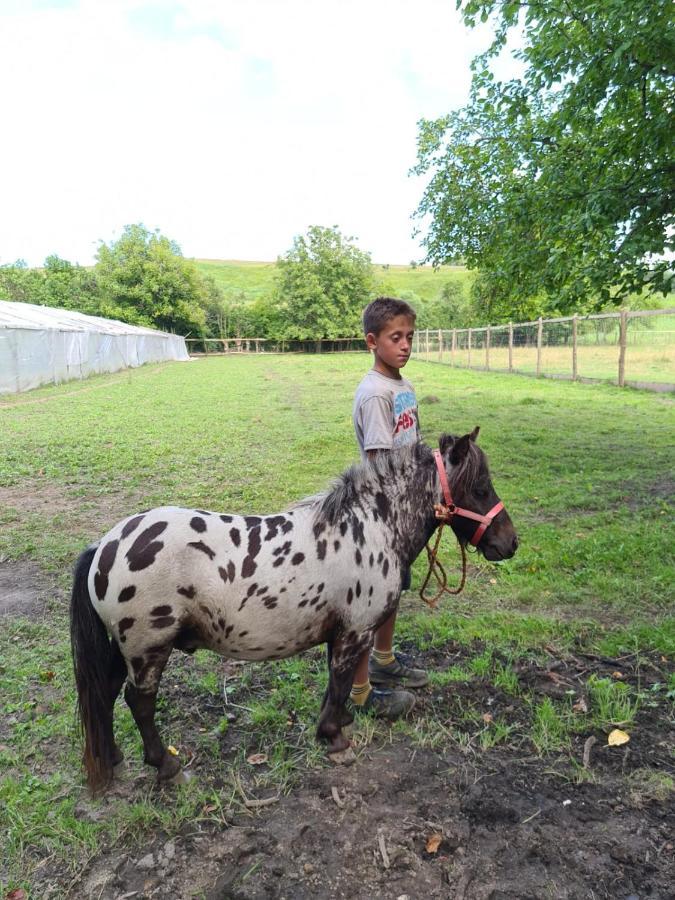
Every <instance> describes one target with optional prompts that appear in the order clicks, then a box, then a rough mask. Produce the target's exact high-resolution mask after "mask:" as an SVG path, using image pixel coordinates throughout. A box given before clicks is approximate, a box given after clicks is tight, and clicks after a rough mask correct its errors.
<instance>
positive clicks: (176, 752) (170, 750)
mask: <svg viewBox="0 0 675 900" xmlns="http://www.w3.org/2000/svg"><path fill="white" fill-rule="evenodd" d="M166 749H167V750H168V751H169V753H170V754H171V755H172V756H178V750H176V748H175V747H174V746H173V744H169V746H168V747H167V748H166Z"/></svg>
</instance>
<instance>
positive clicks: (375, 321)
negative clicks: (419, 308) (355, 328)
mask: <svg viewBox="0 0 675 900" xmlns="http://www.w3.org/2000/svg"><path fill="white" fill-rule="evenodd" d="M396 316H408V318H409V319H412V320H413V322H414V321H415V319H416V318H417V313H416V312H415V310H414V309H413V308H412V306H411V305H410V304H409V303H406V302H405V300H399V299H398V297H376V298H375V300H373V301H372V302H371V303H369V304H368V306H366V308H365V309H364V310H363V333H364V334H366V335H367V334H374V335H375V337H377V335H378V334H379V333H380V332H381V331H382V329H383V328H384V326H385V325H386V324H387V322H389V321H390V320H391V319H394V318H395V317H396Z"/></svg>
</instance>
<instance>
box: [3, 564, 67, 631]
mask: <svg viewBox="0 0 675 900" xmlns="http://www.w3.org/2000/svg"><path fill="white" fill-rule="evenodd" d="M55 597H60V598H61V599H62V597H61V595H60V593H59V591H58V589H57V588H55V587H54V584H53V582H51V581H50V580H49V579H48V578H46V577H45V575H43V574H42V572H41V571H40V569H39V568H38V566H36V565H35V563H32V562H3V563H0V619H2V618H3V617H4V616H23V617H24V618H26V619H37V618H38V617H39V616H40V614H41V613H42V612H43V611H44V610H45V608H46V607H47V605H48V604H49V602H50V601H51V600H52V599H54V598H55Z"/></svg>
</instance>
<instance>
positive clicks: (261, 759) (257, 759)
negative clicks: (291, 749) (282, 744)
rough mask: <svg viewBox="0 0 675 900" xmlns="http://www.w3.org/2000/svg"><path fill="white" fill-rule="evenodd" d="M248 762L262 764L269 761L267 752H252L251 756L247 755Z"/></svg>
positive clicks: (255, 764)
mask: <svg viewBox="0 0 675 900" xmlns="http://www.w3.org/2000/svg"><path fill="white" fill-rule="evenodd" d="M246 762H247V763H250V764H251V765H252V766H262V764H263V763H266V762H267V754H266V753H252V754H251V755H250V756H247V757H246Z"/></svg>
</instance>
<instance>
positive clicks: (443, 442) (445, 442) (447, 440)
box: [438, 434, 455, 456]
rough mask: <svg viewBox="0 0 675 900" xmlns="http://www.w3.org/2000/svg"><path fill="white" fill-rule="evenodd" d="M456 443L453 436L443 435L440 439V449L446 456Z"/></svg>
mask: <svg viewBox="0 0 675 900" xmlns="http://www.w3.org/2000/svg"><path fill="white" fill-rule="evenodd" d="M454 443H455V439H454V437H453V436H452V435H451V434H442V435H441V436H440V437H439V439H438V449H439V450H440V451H441V454H442V455H443V456H445V454H446V453H447V451H448V450H449V449H450V448H451V447H452V445H453V444H454Z"/></svg>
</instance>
